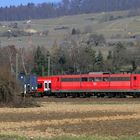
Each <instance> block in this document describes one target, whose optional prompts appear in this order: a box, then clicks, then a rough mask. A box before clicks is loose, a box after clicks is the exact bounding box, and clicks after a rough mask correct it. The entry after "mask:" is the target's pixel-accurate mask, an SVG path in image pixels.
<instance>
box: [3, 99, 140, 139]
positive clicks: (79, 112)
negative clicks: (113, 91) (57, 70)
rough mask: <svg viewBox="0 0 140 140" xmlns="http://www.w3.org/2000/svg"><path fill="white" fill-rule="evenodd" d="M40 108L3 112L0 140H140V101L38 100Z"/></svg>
mask: <svg viewBox="0 0 140 140" xmlns="http://www.w3.org/2000/svg"><path fill="white" fill-rule="evenodd" d="M35 100H37V101H38V102H39V103H40V104H41V107H37V108H0V132H1V135H0V138H1V139H4V138H5V139H12V138H13V139H14V138H17V139H29V138H31V139H36V138H39V139H43V138H44V139H49V138H50V139H77V140H78V139H89V140H90V139H97V140H100V139H105V140H110V139H114V140H115V139H116V140H117V139H122V140H123V139H136V140H137V139H140V102H139V99H133V98H127V99H117V98H116V99H106V98H105V99H97V98H79V99H73V98H68V99H57V98H40V99H35Z"/></svg>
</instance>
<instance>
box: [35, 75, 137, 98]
mask: <svg viewBox="0 0 140 140" xmlns="http://www.w3.org/2000/svg"><path fill="white" fill-rule="evenodd" d="M38 92H40V93H43V94H46V95H47V94H49V95H50V94H53V95H54V94H55V95H58V96H61V95H62V96H69V95H73V96H80V95H82V96H83V95H97V96H105V95H107V96H118V95H123V96H124V95H134V96H139V93H140V74H108V73H102V74H99V73H97V74H96V73H95V74H81V75H58V76H50V77H38Z"/></svg>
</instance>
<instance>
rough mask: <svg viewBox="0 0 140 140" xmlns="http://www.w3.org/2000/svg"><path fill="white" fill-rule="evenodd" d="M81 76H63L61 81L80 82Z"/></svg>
mask: <svg viewBox="0 0 140 140" xmlns="http://www.w3.org/2000/svg"><path fill="white" fill-rule="evenodd" d="M80 81H81V79H80V78H62V79H61V82H80Z"/></svg>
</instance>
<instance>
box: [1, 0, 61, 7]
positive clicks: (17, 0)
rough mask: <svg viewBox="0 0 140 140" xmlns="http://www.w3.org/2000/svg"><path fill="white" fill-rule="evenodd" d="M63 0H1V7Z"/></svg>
mask: <svg viewBox="0 0 140 140" xmlns="http://www.w3.org/2000/svg"><path fill="white" fill-rule="evenodd" d="M59 1H61V0H0V7H5V6H10V5H15V6H17V5H20V4H23V5H25V4H27V3H29V2H32V3H35V4H37V3H43V2H59Z"/></svg>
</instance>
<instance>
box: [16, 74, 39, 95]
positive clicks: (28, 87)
mask: <svg viewBox="0 0 140 140" xmlns="http://www.w3.org/2000/svg"><path fill="white" fill-rule="evenodd" d="M18 80H19V82H20V86H21V93H22V94H23V95H29V94H31V95H35V94H36V93H37V85H38V84H37V77H36V75H25V74H24V73H20V74H19V76H18Z"/></svg>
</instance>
